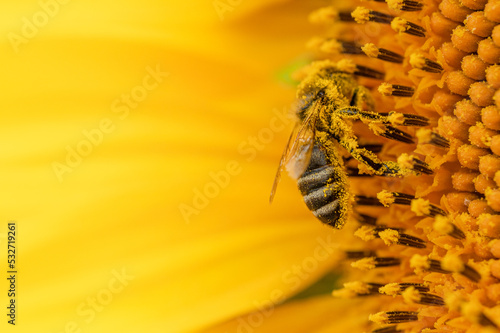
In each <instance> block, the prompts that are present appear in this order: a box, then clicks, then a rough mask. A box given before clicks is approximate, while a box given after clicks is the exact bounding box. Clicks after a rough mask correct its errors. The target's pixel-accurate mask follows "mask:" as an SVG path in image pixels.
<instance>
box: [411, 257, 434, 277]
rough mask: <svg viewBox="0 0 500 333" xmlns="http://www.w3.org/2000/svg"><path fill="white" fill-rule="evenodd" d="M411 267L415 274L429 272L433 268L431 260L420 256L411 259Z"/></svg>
mask: <svg viewBox="0 0 500 333" xmlns="http://www.w3.org/2000/svg"><path fill="white" fill-rule="evenodd" d="M410 267H412V268H414V270H415V273H417V274H418V273H420V272H423V271H425V270H428V269H429V268H430V267H431V264H430V263H429V258H428V257H427V256H422V255H420V254H414V255H413V257H411V259H410Z"/></svg>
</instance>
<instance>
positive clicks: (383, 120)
mask: <svg viewBox="0 0 500 333" xmlns="http://www.w3.org/2000/svg"><path fill="white" fill-rule="evenodd" d="M336 112H337V113H338V114H339V115H340V116H341V117H343V118H349V119H359V120H361V121H363V122H365V123H367V124H368V127H369V128H370V129H371V130H372V132H374V133H375V134H377V135H380V136H382V137H384V138H388V139H391V140H396V141H400V142H404V143H414V141H413V138H412V136H411V135H410V134H408V133H406V132H404V131H402V130H400V129H397V128H396V127H394V126H427V125H429V120H428V119H427V118H425V117H422V116H419V115H414V114H409V113H398V112H390V113H376V112H373V111H363V110H360V109H359V107H355V106H352V107H347V108H343V109H339V110H336Z"/></svg>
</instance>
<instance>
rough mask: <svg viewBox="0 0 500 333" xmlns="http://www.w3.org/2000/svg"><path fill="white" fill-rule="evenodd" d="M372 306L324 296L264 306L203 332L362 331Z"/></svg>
mask: <svg viewBox="0 0 500 333" xmlns="http://www.w3.org/2000/svg"><path fill="white" fill-rule="evenodd" d="M373 308H375V306H374V304H373V303H372V302H366V301H365V300H349V301H346V300H338V299H334V298H332V297H331V296H323V297H316V298H311V299H306V300H301V301H292V302H289V303H286V304H283V305H280V306H277V307H271V308H262V309H260V310H259V311H255V312H253V313H248V314H245V315H242V316H240V317H238V318H236V319H234V320H231V321H228V322H226V323H223V324H220V325H218V326H215V327H211V328H208V329H205V330H203V332H205V333H217V332H237V333H250V332H255V333H267V332H290V333H301V332H317V333H322V332H363V331H365V330H367V328H368V327H369V321H368V314H369V313H370V311H373Z"/></svg>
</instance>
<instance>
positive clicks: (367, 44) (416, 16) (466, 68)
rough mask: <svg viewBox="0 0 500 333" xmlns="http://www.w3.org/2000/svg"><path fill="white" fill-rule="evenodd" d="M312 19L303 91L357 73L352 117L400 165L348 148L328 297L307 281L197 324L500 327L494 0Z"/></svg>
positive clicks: (497, 14) (498, 41)
mask: <svg viewBox="0 0 500 333" xmlns="http://www.w3.org/2000/svg"><path fill="white" fill-rule="evenodd" d="M343 6H347V7H345V8H343ZM309 17H310V20H311V22H312V23H315V24H320V25H322V26H323V27H324V31H323V33H322V34H320V35H319V36H315V37H313V38H312V39H311V40H310V42H309V43H308V45H309V47H310V48H311V50H312V51H311V52H312V54H313V57H314V58H315V59H313V60H316V61H315V62H313V63H312V65H311V66H307V67H306V68H305V69H304V70H302V71H300V72H299V73H298V74H297V76H296V77H297V78H299V79H302V80H303V81H302V84H301V86H299V94H298V97H299V98H304V97H307V95H306V94H305V93H304V91H305V89H306V88H304V87H309V88H308V89H310V90H309V91H311V90H313V89H314V87H315V86H321V87H324V88H323V90H325V89H326V90H325V92H324V95H327V94H328V93H329V92H328V91H329V90H328V89H330V88H328V82H325V81H321V82H320V83H315V82H316V81H315V80H316V79H317V80H320V79H321V80H324V78H325V77H327V78H329V79H330V80H332V78H334V76H333V75H332V74H331V73H336V72H339V71H340V72H347V73H350V74H353V75H355V76H356V77H357V78H358V83H359V84H360V86H363V87H365V88H367V89H368V90H370V94H371V96H372V97H373V99H374V105H375V110H369V111H366V112H365V113H363V112H359V113H357V118H358V119H360V120H362V123H361V122H355V123H348V124H349V125H352V126H353V128H354V131H355V132H356V137H357V138H358V139H359V142H360V145H364V146H366V147H370V148H371V149H372V150H376V152H377V153H378V158H380V160H386V161H393V162H395V163H396V164H397V165H398V168H399V169H401V170H403V169H404V170H407V171H408V172H407V173H404V175H403V176H402V177H390V176H391V169H383V168H384V166H383V165H381V164H377V163H379V162H377V161H378V160H377V157H372V156H374V155H371V154H369V153H367V152H363V153H362V154H364V155H363V156H365V157H366V156H369V158H364V159H363V158H359V156H358V157H356V156H354V155H353V157H354V159H353V158H351V157H350V156H349V154H346V155H345V156H344V158H343V160H344V164H345V165H344V167H345V170H347V172H348V173H349V174H350V176H351V177H350V178H349V191H350V192H351V194H352V195H353V196H354V200H355V206H354V209H353V211H352V212H351V214H350V215H351V218H350V220H349V222H348V223H347V225H346V227H345V228H344V230H342V232H345V231H347V233H343V234H342V242H341V243H340V244H339V245H338V247H339V250H338V252H337V253H336V254H335V256H336V257H339V258H340V260H339V262H342V264H341V265H340V268H342V272H343V273H342V277H341V279H340V282H341V284H340V286H339V285H337V287H335V290H334V291H333V296H334V298H332V299H329V298H328V296H325V295H321V292H320V293H319V294H320V295H318V293H317V292H315V291H314V287H312V288H311V292H310V293H307V292H306V293H303V294H301V295H300V297H296V298H294V299H292V300H291V301H289V302H286V303H285V304H283V305H279V303H278V302H271V303H270V304H269V307H267V308H258V307H257V308H256V309H255V310H254V311H253V312H251V313H248V314H245V315H241V316H239V317H237V318H235V319H233V320H231V321H228V322H225V323H222V324H220V325H218V326H215V327H212V328H210V329H207V330H206V332H224V331H237V332H268V331H269V332H274V331H280V330H286V331H288V332H305V331H307V332H323V331H325V332H327V331H335V332H345V331H359V332H363V331H365V332H366V331H372V332H378V333H382V332H384V333H393V332H497V331H498V330H499V329H500V321H499V319H498V318H500V305H498V304H499V301H500V297H499V295H500V293H499V290H500V289H499V288H500V283H499V279H500V274H499V272H500V271H499V267H500V265H499V264H498V260H497V259H496V258H499V256H500V252H499V248H500V247H499V246H500V242H498V238H499V235H500V219H499V215H498V212H500V203H499V202H500V201H499V200H500V197H499V196H500V190H499V189H498V187H499V185H500V171H499V170H500V157H499V156H500V150H499V147H500V136H499V133H498V131H499V130H500V112H499V107H500V104H499V101H500V94H499V90H498V88H499V87H500V84H499V82H500V81H499V75H500V67H499V65H498V64H499V63H500V29H499V28H498V26H497V23H499V22H500V2H498V1H460V2H458V1H453V0H445V1H426V0H425V1H409V0H400V1H397V0H395V1H390V0H387V1H386V3H383V2H360V3H357V2H356V1H352V2H350V3H349V4H343V5H337V4H334V5H329V6H325V7H322V8H318V9H317V10H315V11H314V12H312V13H311V14H310V16H309ZM318 73H320V74H318ZM325 73H326V74H325ZM332 89H333V88H332ZM323 90H322V91H323ZM333 95H335V94H333ZM316 96H319V93H318V95H316ZM321 96H323V95H321ZM317 98H318V99H319V97H317ZM321 98H322V97H321ZM306 105H313V104H306ZM325 107H327V106H325ZM333 111H335V110H333ZM373 111H376V112H377V114H373ZM422 117H425V119H426V123H425V124H424V123H419V124H418V123H417V122H416V121H415V119H419V120H422V119H424V118H422ZM351 118H354V117H351ZM302 119H303V118H302ZM374 120H376V121H374ZM363 123H364V124H363ZM366 125H368V126H366ZM409 125H413V126H415V125H419V126H422V125H425V126H423V127H422V128H420V129H415V128H414V127H411V126H409ZM401 127H403V129H404V130H400V129H399V128H401ZM405 127H406V128H405ZM332 132H334V130H332ZM382 137H385V138H382ZM388 139H392V141H391V140H388ZM316 140H321V137H316ZM317 142H323V141H317ZM340 144H341V145H342V142H340ZM348 146H349V147H351V148H352V147H356V146H355V145H354V146H353V144H350V145H348ZM328 149H329V148H325V150H326V151H327V153H326V154H327V156H329V155H328ZM351 151H356V150H355V149H354V148H353V149H351ZM367 159H368V160H371V162H370V161H368V162H367ZM354 160H358V162H356V161H354ZM389 163H390V162H389ZM377 165H381V166H380V167H379V168H377V167H376V166H377ZM386 165H393V164H387V163H386ZM399 169H398V170H399ZM392 173H396V172H392ZM382 174H386V175H387V177H379V176H380V175H382ZM401 174H403V173H401ZM401 174H399V175H400V176H401ZM367 176H368V177H367ZM325 193H326V192H325ZM325 195H326V194H325ZM307 200H309V199H307ZM307 200H306V202H307ZM313 206H314V205H313ZM314 208H316V207H314ZM315 213H316V214H318V211H316V212H315ZM335 226H337V227H338V225H335ZM334 284H335V283H333V282H331V283H330V286H331V287H332V289H333V288H334V286H333V285H334ZM342 285H343V286H342ZM326 289H327V288H321V290H322V291H323V293H324V291H325V290H326Z"/></svg>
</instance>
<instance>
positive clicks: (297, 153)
mask: <svg viewBox="0 0 500 333" xmlns="http://www.w3.org/2000/svg"><path fill="white" fill-rule="evenodd" d="M317 114H318V112H315V110H312V111H311V112H310V113H309V115H308V116H307V118H306V119H304V121H303V122H302V124H301V125H300V126H297V125H296V126H295V128H294V130H293V132H292V134H291V135H290V138H289V139H288V143H287V144H286V147H285V150H284V151H283V155H281V160H280V164H279V166H278V170H277V171H276V176H275V177H274V183H273V188H272V189H271V194H270V196H269V202H270V203H271V202H273V198H274V195H275V194H276V189H277V188H278V184H279V182H280V180H281V172H282V171H283V169H284V168H285V167H286V169H287V171H288V172H289V174H290V176H292V177H293V178H295V179H298V178H299V177H300V176H301V175H302V174H303V173H304V171H305V170H306V169H307V167H308V165H309V160H310V159H311V154H312V150H313V147H314V134H315V129H316V119H317Z"/></svg>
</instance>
